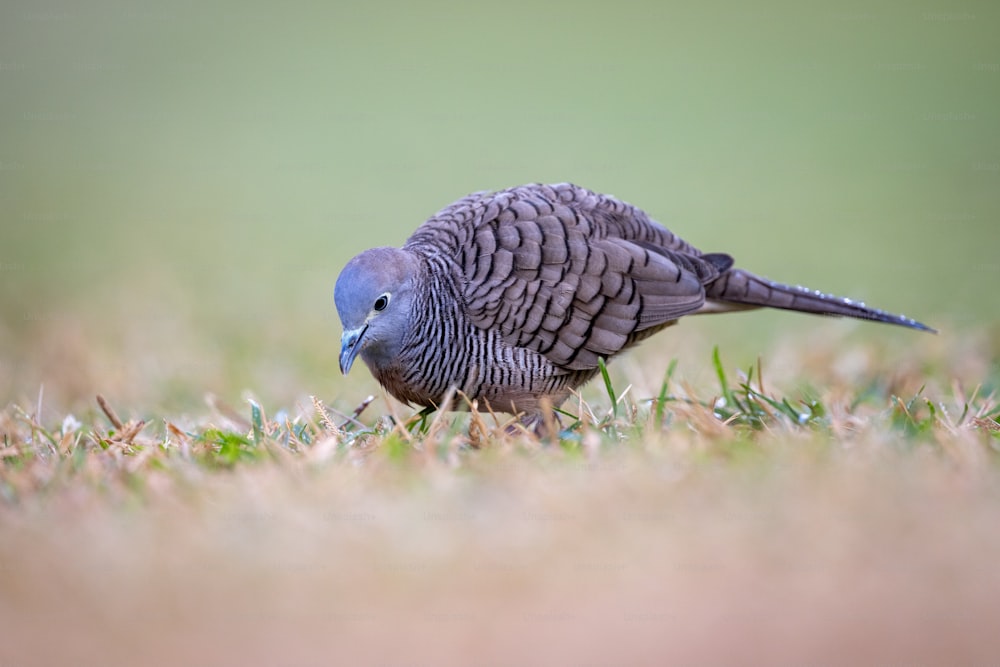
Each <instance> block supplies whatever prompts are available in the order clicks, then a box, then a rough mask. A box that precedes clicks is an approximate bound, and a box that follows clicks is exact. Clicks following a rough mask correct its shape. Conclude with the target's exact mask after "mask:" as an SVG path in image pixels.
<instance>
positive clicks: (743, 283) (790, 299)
mask: <svg viewBox="0 0 1000 667" xmlns="http://www.w3.org/2000/svg"><path fill="white" fill-rule="evenodd" d="M705 296H706V298H707V299H708V300H709V301H710V302H711V301H716V302H720V301H721V302H724V304H719V305H722V306H723V309H725V304H739V305H743V306H750V307H754V306H764V307H767V308H782V309H784V310H796V311H800V312H803V313H815V314H817V315H833V316H837V317H854V318H857V319H859V320H874V321H876V322H885V323H887V324H896V325H899V326H901V327H909V328H910V329H919V330H920V331H930V332H931V333H937V332H936V331H935V330H934V329H932V328H931V327H929V326H927V325H926V324H922V323H921V322H918V321H916V320H913V319H910V318H909V317H904V316H902V315H894V314H893V313H887V312H885V311H884V310H878V309H876V308H869V307H868V306H866V305H865V304H863V303H861V302H859V301H852V300H850V299H844V298H842V297H838V296H831V295H829V294H823V293H822V292H817V291H814V290H811V289H807V288H805V287H798V286H795V285H782V284H781V283H776V282H772V281H770V280H768V279H766V278H761V277H760V276H755V275H754V274H752V273H750V272H749V271H744V270H742V269H730V270H728V271H726V272H724V273H723V274H722V275H721V276H719V277H718V278H717V279H716V280H714V281H713V282H711V283H710V284H708V285H706V286H705ZM738 307H739V306H738V305H737V306H736V308H738Z"/></svg>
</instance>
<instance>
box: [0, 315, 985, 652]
mask: <svg viewBox="0 0 1000 667" xmlns="http://www.w3.org/2000/svg"><path fill="white" fill-rule="evenodd" d="M996 340H997V339H996V338H995V337H991V336H989V335H985V334H984V335H971V334H970V335H966V336H963V337H961V339H960V340H958V341H952V342H953V343H954V344H949V345H944V344H942V343H941V341H940V338H934V337H931V336H925V337H924V338H922V339H919V340H917V342H916V343H915V344H914V345H913V346H912V347H909V348H907V349H878V346H877V345H876V344H874V343H872V342H871V341H867V342H866V341H865V340H864V339H859V338H856V337H854V336H847V337H845V338H839V339H834V340H832V341H829V342H827V343H826V344H812V343H815V341H805V342H806V343H811V344H809V345H805V344H803V345H801V346H799V347H796V346H794V345H793V344H791V343H790V342H787V341H786V342H785V343H783V344H782V347H781V348H780V349H776V350H774V351H773V353H772V354H773V356H774V361H775V363H774V366H775V368H773V369H769V368H768V365H767V364H768V360H765V359H762V360H761V362H760V365H759V366H756V365H755V366H753V367H752V368H748V369H744V370H743V371H742V372H741V371H740V370H739V369H733V368H729V367H727V365H726V362H725V353H724V351H723V352H722V353H720V354H718V356H717V357H713V356H712V355H706V356H705V358H703V359H701V360H699V361H700V363H698V364H692V362H691V361H690V360H685V361H684V362H683V363H682V362H680V361H678V362H677V363H673V364H669V363H667V364H661V366H660V369H661V370H662V371H663V372H664V373H665V374H666V379H664V377H665V376H664V375H660V378H659V380H656V381H651V380H650V379H648V378H646V377H644V373H643V370H642V369H643V368H648V367H649V366H652V364H650V363H647V362H649V361H650V359H651V358H652V356H653V355H651V354H650V353H647V352H644V351H640V353H639V354H638V355H637V357H638V358H637V359H632V360H631V361H630V360H629V358H628V357H627V358H626V359H625V360H623V361H622V363H621V364H612V372H611V373H610V374H609V377H608V384H607V385H606V386H605V385H604V384H603V383H602V382H600V381H598V383H597V384H596V386H593V387H591V388H589V390H588V392H585V393H586V394H587V398H586V399H584V398H579V399H575V400H571V401H570V402H569V403H568V404H567V405H566V406H564V407H565V410H566V412H567V415H566V416H564V417H563V422H564V426H566V427H567V430H566V431H564V432H563V433H562V436H561V438H560V439H559V440H558V441H552V442H540V441H538V440H537V439H534V438H533V437H531V436H529V435H508V434H506V433H505V430H504V428H503V418H499V419H497V420H495V419H494V418H493V417H492V416H490V415H474V416H471V417H470V416H465V417H462V416H458V417H456V416H454V415H446V416H432V417H430V418H428V419H427V420H424V421H423V422H422V423H421V422H418V421H417V420H416V419H411V420H410V421H409V423H405V422H404V419H405V418H406V417H408V416H410V415H411V414H412V411H407V410H406V409H405V408H402V407H401V406H398V405H395V404H390V403H387V402H386V401H385V400H384V399H383V398H382V397H377V398H376V399H375V401H373V402H372V404H371V405H369V406H367V408H366V409H365V410H364V411H363V412H362V413H361V415H359V419H358V420H357V421H358V423H357V424H355V423H353V422H351V421H350V420H348V419H347V418H345V417H343V416H339V415H338V414H336V412H335V411H334V410H333V409H332V408H328V407H327V406H326V405H324V404H323V402H322V401H319V400H317V401H315V402H311V403H308V404H306V405H303V406H299V407H298V408H296V409H293V410H289V411H288V412H287V413H285V414H284V415H282V416H281V417H280V421H279V419H278V418H274V419H272V418H270V417H269V415H268V410H267V406H260V405H258V404H257V403H254V402H249V403H248V404H247V405H245V406H242V407H235V406H225V405H221V404H219V403H216V404H215V409H213V410H209V409H208V408H206V409H205V414H204V415H202V416H201V417H199V418H197V419H191V418H182V417H180V416H179V415H178V416H174V415H168V414H163V415H157V416H156V417H155V418H151V419H149V420H148V422H147V423H140V422H138V421H125V423H122V419H123V418H122V417H119V416H118V415H117V414H116V412H115V410H116V406H113V405H110V404H109V403H107V401H106V400H105V401H104V402H105V408H104V409H102V410H98V409H95V410H94V411H93V412H92V413H91V415H90V417H91V418H88V419H87V420H86V423H82V424H81V423H80V422H79V421H78V420H77V419H76V418H75V417H71V416H63V417H62V418H56V417H53V418H50V419H48V420H46V423H38V422H37V421H36V420H35V419H34V417H33V413H34V412H35V410H36V409H37V406H30V405H22V406H18V405H11V406H10V407H8V408H7V410H5V411H4V412H3V415H2V422H0V431H2V433H3V438H4V448H3V449H2V450H0V456H2V457H3V463H2V466H3V467H2V472H3V477H2V480H0V493H2V495H3V502H2V505H0V531H2V535H3V539H2V540H0V563H3V567H2V569H0V592H2V594H0V600H2V602H0V626H2V627H3V628H5V632H4V634H5V635H6V636H7V637H8V639H7V640H5V641H4V642H3V644H2V646H0V663H2V664H10V665H27V664H69V663H72V664H136V663H137V662H142V663H143V664H164V665H166V664H213V665H229V664H232V665H241V664H251V663H253V664H295V665H312V664H316V665H321V664H358V665H395V664H407V665H409V664H434V665H443V664H455V665H463V664H497V665H507V664H576V665H604V664H650V665H654V664H676V663H680V664H733V663H740V664H750V663H756V664H802V663H815V662H817V661H819V662H824V663H832V664H853V663H866V664H873V663H879V664H886V663H897V664H899V663H913V662H921V663H926V664H933V663H939V664H975V663H980V664H981V663H986V662H989V661H990V660H992V659H994V658H995V656H996V655H997V651H1000V641H998V640H997V638H996V633H995V616H996V610H997V603H996V600H997V594H998V592H1000V574H998V571H997V568H996V563H997V562H998V559H1000V531H998V530H997V526H998V525H1000V509H998V508H1000V503H998V501H1000V465H998V464H1000V437H998V430H1000V426H998V425H997V422H996V419H997V416H998V414H1000V406H998V403H997V399H996V395H995V393H994V392H995V389H996V387H997V380H998V376H997V366H996V363H995V359H996V356H995V350H996ZM956 350H961V351H960V352H958V351H956ZM640 360H641V362H642V363H640ZM689 365H699V366H704V367H705V368H707V369H709V370H710V371H711V374H712V375H714V377H711V376H710V380H706V381H703V382H700V383H699V384H698V385H697V386H693V385H692V384H690V383H689V382H687V381H686V380H684V379H683V375H684V373H683V371H684V367H686V366H689ZM670 366H672V368H669V367H670ZM761 371H762V372H761ZM955 371H958V372H961V373H962V375H961V376H956V375H954V374H953V373H954V372H955ZM762 375H763V377H764V382H763V387H762V386H761V383H760V378H761V376H762ZM630 376H632V377H633V378H634V380H635V382H634V383H632V384H631V386H628V389H627V390H626V389H625V386H626V385H625V384H624V383H623V381H624V380H628V379H629V377H630ZM661 398H662V399H663V400H662V401H661V400H660V399H661ZM650 399H655V400H650ZM613 405H616V406H617V408H614V409H613V408H612V406H613ZM124 407H125V406H117V408H118V409H122V408H124ZM390 412H397V413H398V418H399V421H398V422H397V423H396V424H395V425H393V419H392V417H390V416H389V414H390ZM114 422H118V423H117V424H115V423H114ZM181 422H184V423H185V424H187V425H186V426H183V427H182V426H179V425H178V424H179V423H181ZM53 637H58V638H59V641H53Z"/></svg>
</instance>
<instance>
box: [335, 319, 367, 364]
mask: <svg viewBox="0 0 1000 667" xmlns="http://www.w3.org/2000/svg"><path fill="white" fill-rule="evenodd" d="M367 330H368V325H367V324H366V325H364V326H363V327H360V328H358V329H350V330H346V329H345V330H344V335H342V336H341V337H340V372H341V373H343V374H344V375H347V373H348V371H350V370H351V366H352V365H353V364H354V357H356V356H358V352H360V351H361V337H362V336H364V335H365V331H367Z"/></svg>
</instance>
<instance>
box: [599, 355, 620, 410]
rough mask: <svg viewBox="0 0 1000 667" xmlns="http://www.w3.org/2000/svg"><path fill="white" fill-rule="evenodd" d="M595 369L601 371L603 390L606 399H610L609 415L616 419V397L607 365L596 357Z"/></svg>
mask: <svg viewBox="0 0 1000 667" xmlns="http://www.w3.org/2000/svg"><path fill="white" fill-rule="evenodd" d="M597 367H598V368H600V369H601V377H602V378H603V379H604V388H605V389H606V390H607V391H608V398H610V399H611V414H612V415H614V416H615V417H616V418H617V417H618V396H617V395H615V388H614V386H613V385H612V384H611V376H610V375H608V365H607V364H606V363H604V359H603V358H601V357H598V359H597Z"/></svg>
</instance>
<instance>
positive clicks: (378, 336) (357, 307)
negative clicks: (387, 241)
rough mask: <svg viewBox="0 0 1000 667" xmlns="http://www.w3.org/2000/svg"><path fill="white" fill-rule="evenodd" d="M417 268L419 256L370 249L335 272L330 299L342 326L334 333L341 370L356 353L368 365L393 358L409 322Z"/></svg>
mask: <svg viewBox="0 0 1000 667" xmlns="http://www.w3.org/2000/svg"><path fill="white" fill-rule="evenodd" d="M420 270H421V264H420V260H419V259H417V257H416V256H415V255H413V253H410V252H408V251H406V250H401V249H399V248H373V249H371V250H366V251H364V252H363V253H361V254H360V255H358V256H356V257H355V258H354V259H352V260H351V261H349V262H348V263H347V266H345V267H344V270H343V271H341V272H340V276H338V277H337V285H336V287H334V290H333V300H334V302H335V303H336V305H337V314H338V315H339V316H340V322H341V324H342V325H343V326H344V334H343V336H341V338H340V371H341V372H342V373H345V374H346V373H347V372H348V371H349V370H351V365H352V364H353V363H354V359H355V357H357V356H358V354H359V353H360V354H361V358H362V359H363V360H364V362H365V363H366V364H368V367H369V368H371V369H373V370H374V369H375V368H377V367H380V366H385V365H388V364H389V363H391V362H392V361H393V360H394V359H395V358H396V355H397V354H398V353H399V350H400V347H401V345H402V342H403V338H404V336H405V334H406V332H407V328H408V327H409V323H410V319H411V318H410V310H411V306H412V304H413V296H414V291H415V289H416V287H417V278H418V277H419V275H420Z"/></svg>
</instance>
